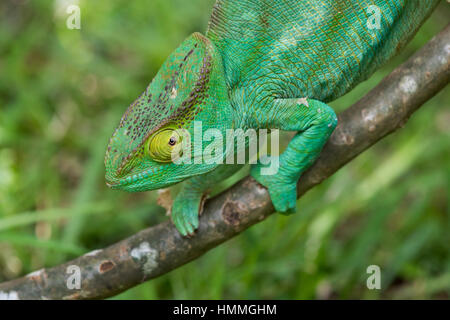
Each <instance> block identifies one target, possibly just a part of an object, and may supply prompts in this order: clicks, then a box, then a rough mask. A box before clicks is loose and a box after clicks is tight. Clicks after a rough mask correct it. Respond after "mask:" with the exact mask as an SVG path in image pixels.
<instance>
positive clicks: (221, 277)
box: [0, 0, 450, 299]
mask: <svg viewBox="0 0 450 320" xmlns="http://www.w3.org/2000/svg"><path fill="white" fill-rule="evenodd" d="M68 3H70V1H63V0H58V1H48V0H45V1H26V0H16V1H2V2H1V4H0V281H5V280H8V279H12V278H15V277H18V276H20V275H24V274H26V273H28V272H31V271H33V270H36V269H39V268H42V267H49V266H53V265H55V264H58V263H61V262H63V261H66V260H68V259H71V258H74V257H76V256H77V255H80V254H83V253H85V252H87V251H90V250H92V249H96V248H101V247H104V246H106V245H108V244H111V243H113V242H115V241H117V240H119V239H122V238H124V237H127V236H129V235H131V234H133V233H135V232H137V231H138V230H140V229H143V228H145V227H148V226H150V225H153V224H156V223H158V222H161V221H164V220H165V219H167V217H166V216H165V215H164V212H163V209H161V208H159V207H158V206H157V205H156V204H155V199H156V193H155V192H147V193H140V194H128V193H124V192H120V191H112V190H110V189H108V188H107V187H106V186H105V183H104V180H103V176H104V167H103V156H104V152H105V148H106V144H107V141H108V139H109V136H110V135H111V133H112V131H113V129H114V127H115V126H116V125H117V123H118V121H119V119H120V116H121V114H122V113H123V112H124V110H125V109H126V107H127V106H128V105H129V104H130V103H131V102H132V101H133V100H134V99H135V98H136V97H137V96H138V95H139V94H140V93H141V92H142V91H143V90H144V88H145V87H146V85H147V84H148V83H149V81H150V80H151V78H152V77H153V75H154V74H155V73H156V71H157V70H158V67H159V66H160V65H161V63H162V62H163V61H164V59H165V57H166V56H167V55H168V54H169V53H170V52H171V51H172V50H173V49H174V48H175V47H176V46H177V45H178V44H179V43H180V42H181V41H182V40H183V39H184V38H185V37H186V36H188V35H189V34H190V33H192V32H194V31H202V32H204V30H205V29H206V25H207V21H208V18H209V14H210V11H211V8H212V4H213V0H190V1H185V0H170V1H168V0H151V1H80V2H79V5H80V7H81V30H69V29H68V28H67V27H66V19H67V17H68V14H67V13H66V12H65V8H66V5H67V4H68ZM449 16H450V10H449V4H447V3H446V2H445V1H442V3H441V4H440V6H439V8H438V9H437V10H436V11H435V13H434V14H433V16H432V17H431V18H430V19H429V20H428V22H427V23H426V24H425V25H424V26H423V27H422V29H421V30H420V31H419V33H418V34H417V36H416V37H415V38H414V40H413V41H412V42H411V43H410V44H409V46H408V47H407V48H406V49H405V50H404V51H403V52H402V53H401V55H399V56H397V57H396V58H395V59H394V60H393V61H392V62H391V63H389V64H388V65H387V66H385V67H384V68H383V69H381V70H380V71H378V72H377V73H376V74H375V75H374V76H373V77H371V78H370V79H369V80H368V81H366V82H364V83H363V84H361V85H359V86H358V87H357V88H356V89H355V90H353V91H352V92H351V93H350V94H348V95H346V96H344V97H342V98H341V99H339V100H337V101H335V102H333V104H332V105H333V107H334V108H335V109H336V110H338V111H340V110H343V109H345V108H346V107H348V106H349V105H351V104H352V103H353V102H355V101H356V100H357V99H359V98H360V97H361V96H362V95H364V93H366V92H367V91H368V90H369V89H370V88H372V87H373V86H375V85H376V84H377V83H378V82H379V81H380V80H381V79H382V78H383V77H384V76H385V75H386V74H387V73H389V72H390V71H391V70H392V69H393V68H394V67H395V66H397V65H399V64H400V63H401V62H403V61H405V60H406V59H407V58H408V57H409V56H410V55H411V54H412V53H414V52H415V51H416V50H417V49H419V48H420V47H421V46H422V45H423V44H425V43H426V42H427V41H428V40H429V39H430V38H431V37H432V36H433V35H434V34H436V33H437V32H438V31H439V30H440V29H442V27H443V26H445V25H446V24H447V23H448V17H449ZM449 102H450V91H449V90H448V88H447V89H444V91H443V92H441V93H440V94H439V95H437V96H436V97H434V98H433V99H432V100H430V101H428V102H427V103H426V105H425V106H424V107H423V108H422V109H421V110H420V111H418V112H417V114H415V115H414V116H413V117H412V118H411V119H410V121H409V122H408V123H407V124H406V125H405V127H404V128H403V129H402V130H400V131H398V132H397V133H395V134H394V135H392V136H390V137H388V138H386V139H384V140H383V141H381V142H380V143H378V144H377V145H376V146H374V147H373V148H371V149H370V150H368V151H366V152H365V153H364V154H363V155H361V156H360V157H358V158H357V159H355V160H354V161H353V162H352V163H350V164H349V165H347V166H346V167H345V168H343V169H341V170H340V171H339V172H337V173H336V174H335V175H334V176H333V177H332V178H330V179H328V180H327V181H326V182H324V183H322V184H321V185H320V186H318V187H316V188H314V190H312V191H310V192H309V193H308V194H307V195H305V196H304V197H303V198H302V199H301V200H300V201H299V204H298V207H299V212H298V214H296V215H293V216H290V217H285V216H281V215H274V216H272V217H270V218H269V219H268V220H266V221H264V222H262V223H260V224H259V225H257V226H254V227H252V228H251V229H250V230H248V231H246V232H244V233H243V234H241V235H240V236H238V237H236V238H235V239H233V240H231V241H229V242H227V243H225V244H223V245H221V246H220V247H218V248H216V249H214V250H212V251H210V252H208V253H207V254H205V255H204V256H203V257H201V258H200V259H198V260H196V261H194V262H191V263H189V264H188V265H186V266H183V267H181V268H179V269H177V270H175V271H172V272H170V273H169V274H167V275H165V276H162V277H160V278H158V279H156V280H152V281H150V282H148V283H145V284H142V285H140V286H138V287H136V288H133V289H131V290H129V291H127V292H124V293H123V294H120V295H119V296H117V297H116V298H122V299H158V298H159V299H166V298H168V299H179V298H188V299H209V298H212V299H217V298H226V299H231V298H233V299H241V298H248V299H266V298H275V299H279V298H283V299H303V298H311V299H314V298H321V299H329V298H357V299H360V298H363V299H364V298H448V297H449V294H450V259H449V254H450V233H449V230H450V219H449V217H450V205H449V199H450V179H449V178H450V139H449V138H450V108H449ZM241 176H242V174H241ZM236 179H237V178H234V181H235V180H236ZM234 181H231V182H234ZM227 184H230V181H228V182H227ZM222 187H223V186H222ZM219 188H220V186H219ZM372 264H375V265H379V266H380V268H381V272H382V289H381V290H368V289H367V287H366V279H367V277H368V275H367V273H366V268H367V267H368V266H369V265H372Z"/></svg>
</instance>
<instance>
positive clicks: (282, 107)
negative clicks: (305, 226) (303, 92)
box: [250, 98, 337, 214]
mask: <svg viewBox="0 0 450 320" xmlns="http://www.w3.org/2000/svg"><path fill="white" fill-rule="evenodd" d="M274 103H275V105H273V106H272V108H271V110H275V112H276V115H275V116H274V114H271V113H270V112H267V113H265V112H263V113H262V114H261V115H259V116H258V122H259V123H264V124H265V126H266V127H267V128H279V129H281V130H287V131H299V132H298V133H297V134H296V135H295V136H294V138H293V139H292V140H291V141H290V142H289V145H288V146H287V148H286V150H285V151H284V152H283V153H282V154H281V155H280V156H279V169H278V172H276V173H275V174H273V175H262V174H261V168H262V167H264V165H263V164H261V163H258V164H256V165H253V166H252V168H251V171H250V174H251V175H252V176H253V177H254V178H255V179H256V180H257V181H258V182H259V183H261V184H262V185H264V186H265V187H266V188H267V189H268V190H269V194H270V198H271V200H272V203H273V205H274V207H275V210H277V211H278V212H281V213H285V214H289V213H294V212H295V211H296V201H297V181H298V180H299V178H300V176H301V174H302V173H303V172H304V171H305V170H306V169H307V168H308V167H309V166H310V165H311V164H312V163H313V162H314V161H315V160H316V159H317V157H318V156H319V153H320V151H321V150H322V147H323V146H324V144H325V142H326V141H327V140H328V138H329V137H330V135H331V133H332V132H333V130H334V128H335V127H336V125H337V117H336V114H335V113H334V111H333V109H332V108H331V107H329V106H328V105H326V104H325V103H323V102H320V101H317V100H314V99H307V98H301V99H277V100H275V102H274ZM266 115H268V116H266Z"/></svg>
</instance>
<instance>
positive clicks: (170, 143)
mask: <svg viewBox="0 0 450 320" xmlns="http://www.w3.org/2000/svg"><path fill="white" fill-rule="evenodd" d="M175 143H177V140H176V139H175V138H174V137H170V139H169V145H171V146H174V145H175Z"/></svg>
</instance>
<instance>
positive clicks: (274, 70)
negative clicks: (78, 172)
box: [105, 0, 439, 235]
mask: <svg viewBox="0 0 450 320" xmlns="http://www.w3.org/2000/svg"><path fill="white" fill-rule="evenodd" d="M438 2H439V1H438V0H430V1H408V0H370V1H369V0H353V1H343V0H322V1H319V0H316V1H306V0H305V1H299V0H284V1H281V0H280V1H277V0H276V1H262V0H261V1H255V0H240V1H232V0H218V1H217V2H216V4H215V5H214V8H213V12H212V15H211V19H210V21H209V26H208V30H207V32H206V36H203V35H201V34H200V33H194V34H193V35H191V36H190V37H188V38H187V39H186V40H185V41H184V42H183V43H182V44H181V45H180V46H179V47H178V48H177V49H175V51H174V52H173V53H172V54H171V55H170V56H169V57H168V58H167V60H166V61H165V62H164V64H163V65H162V66H161V68H160V70H159V71H158V73H157V75H156V76H155V78H154V79H153V80H152V82H151V83H150V85H149V86H148V87H147V89H146V90H145V92H144V93H143V94H142V95H141V96H140V97H139V98H138V99H137V100H136V101H135V102H134V103H133V104H132V105H131V106H130V107H129V108H128V110H127V111H126V113H125V114H124V116H123V117H122V119H121V121H120V123H119V126H118V128H117V129H116V131H115V133H114V134H113V136H112V138H111V140H110V143H109V146H108V150H107V152H106V156H105V166H106V180H107V183H108V185H109V186H110V187H112V188H114V189H122V190H126V191H131V192H136V191H146V190H154V189H159V188H164V187H168V186H170V185H173V184H175V183H179V182H182V181H185V182H184V183H185V184H186V185H185V186H184V187H183V189H182V192H180V194H179V195H178V196H177V198H176V199H175V201H174V205H173V207H172V221H173V222H174V224H175V226H176V227H177V229H178V230H179V231H180V233H181V234H182V235H188V234H193V233H194V231H195V229H197V227H198V213H199V210H201V203H202V198H203V195H204V194H205V193H206V192H207V191H208V190H209V189H210V188H211V187H212V186H213V185H214V184H216V183H217V182H219V181H222V180H223V179H225V178H227V177H228V176H230V175H231V174H233V173H234V172H235V171H236V170H237V169H239V166H236V165H228V164H221V163H218V162H215V163H206V162H204V161H196V160H198V159H202V154H203V153H204V151H205V149H206V148H207V147H208V143H207V142H206V141H203V142H202V143H201V144H200V145H198V144H197V145H196V144H195V143H194V144H192V149H191V150H189V151H190V153H192V161H191V162H190V163H182V164H175V163H174V162H173V161H171V159H172V158H171V155H172V154H173V153H174V150H179V149H180V145H181V144H182V143H185V141H184V140H183V138H182V137H181V136H180V135H179V134H178V133H177V132H178V130H184V131H185V132H187V133H188V134H189V135H190V136H192V137H194V140H195V136H196V135H197V136H198V135H199V134H200V135H203V134H205V132H206V131H207V130H209V129H215V130H218V131H219V132H220V133H222V134H223V136H226V131H227V130H229V129H243V130H246V129H250V128H251V129H273V128H278V129H281V130H297V131H299V133H298V134H297V135H296V136H295V138H294V139H293V140H292V141H291V142H290V143H289V145H288V147H287V150H286V151H285V152H284V153H283V154H282V155H281V156H280V159H279V164H280V168H279V171H278V172H277V173H276V174H274V175H267V176H263V175H261V174H260V170H259V169H261V165H260V164H259V165H256V166H254V167H253V168H252V171H251V174H252V176H253V177H254V178H255V179H256V180H257V181H259V182H260V183H261V184H262V185H264V186H265V187H267V188H268V190H269V193H270V196H271V200H272V202H273V204H274V207H275V209H276V210H277V211H280V212H285V213H289V212H294V211H295V203H296V197H295V194H296V182H297V180H298V179H301V175H302V173H303V172H304V171H305V170H306V169H307V168H308V167H309V166H310V165H311V164H312V163H313V162H314V161H315V160H316V158H317V157H318V155H319V153H320V151H321V149H322V147H323V145H324V144H325V142H326V141H327V139H328V138H329V136H330V134H331V133H332V131H333V129H334V127H335V126H336V120H337V119H336V116H335V114H334V112H333V110H332V109H331V108H330V107H329V106H327V105H326V103H327V102H329V101H332V100H334V99H336V98H338V97H340V96H342V95H343V94H345V93H346V92H348V91H349V90H351V89H352V88H353V87H354V86H355V85H356V84H358V83H359V82H361V81H363V80H365V79H367V78H368V77H369V76H370V75H371V74H372V73H373V72H374V71H375V70H376V69H377V68H378V67H379V66H380V65H382V64H383V63H385V62H386V61H387V60H388V59H389V58H390V57H392V56H393V55H394V54H395V53H396V52H397V51H398V50H399V48H401V47H403V46H404V45H405V44H406V43H407V42H408V40H409V39H410V38H411V37H412V36H413V35H414V34H415V32H416V31H417V29H418V28H419V26H420V25H421V24H422V23H423V22H424V20H425V19H426V18H427V17H428V16H429V14H430V13H431V12H432V10H433V9H434V7H435V6H436V5H437V3H438ZM195 122H201V123H202V131H201V132H195V126H194V123H195ZM177 152H178V151H177ZM229 152H230V148H223V149H222V151H221V154H219V155H218V156H219V158H222V159H224V158H226V156H227V154H228V153H229ZM216 156H217V154H216Z"/></svg>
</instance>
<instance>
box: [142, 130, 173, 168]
mask: <svg viewBox="0 0 450 320" xmlns="http://www.w3.org/2000/svg"><path fill="white" fill-rule="evenodd" d="M146 149H147V151H148V154H149V156H150V157H151V158H152V159H153V160H154V161H157V162H172V160H174V159H175V158H177V157H179V156H180V151H181V136H180V135H179V134H178V132H177V130H174V129H172V128H164V129H161V130H159V131H157V132H155V133H154V134H153V135H152V136H151V137H150V138H149V139H148V142H147V146H146Z"/></svg>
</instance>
